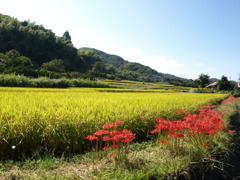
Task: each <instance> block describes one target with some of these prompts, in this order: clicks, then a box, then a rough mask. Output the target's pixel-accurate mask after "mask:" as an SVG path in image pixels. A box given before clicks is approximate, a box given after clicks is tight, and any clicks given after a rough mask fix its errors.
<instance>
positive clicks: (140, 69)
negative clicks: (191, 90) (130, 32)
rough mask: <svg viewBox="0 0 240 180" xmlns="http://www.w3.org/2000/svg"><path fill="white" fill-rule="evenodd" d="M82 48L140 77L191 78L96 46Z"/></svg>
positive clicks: (169, 79)
mask: <svg viewBox="0 0 240 180" xmlns="http://www.w3.org/2000/svg"><path fill="white" fill-rule="evenodd" d="M80 49H84V50H93V51H94V52H95V53H96V54H97V55H99V56H100V57H101V60H102V61H103V62H104V63H105V64H107V65H109V66H112V67H114V68H117V69H119V70H122V71H129V72H133V73H137V74H138V78H141V77H147V78H148V79H150V80H153V81H154V80H156V81H180V82H187V81H189V79H184V78H180V77H177V76H174V75H172V74H164V73H161V72H157V71H156V70H154V69H152V68H150V67H149V66H145V65H142V64H140V63H135V62H129V61H127V60H124V59H123V58H122V57H120V56H117V55H112V54H108V53H105V52H103V51H100V50H98V49H94V48H88V47H83V48H80Z"/></svg>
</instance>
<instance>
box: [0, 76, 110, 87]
mask: <svg viewBox="0 0 240 180" xmlns="http://www.w3.org/2000/svg"><path fill="white" fill-rule="evenodd" d="M0 86H3V87H41V88H68V87H96V88H110V87H113V86H110V85H108V84H104V83H99V82H97V81H93V80H88V79H67V78H61V79H50V78H47V77H40V78H35V79H32V78H29V77H26V76H21V75H15V74H10V75H7V74H5V75H3V74H2V75H0Z"/></svg>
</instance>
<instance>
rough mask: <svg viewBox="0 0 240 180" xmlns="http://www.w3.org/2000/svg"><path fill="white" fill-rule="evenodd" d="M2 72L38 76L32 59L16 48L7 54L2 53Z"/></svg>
mask: <svg viewBox="0 0 240 180" xmlns="http://www.w3.org/2000/svg"><path fill="white" fill-rule="evenodd" d="M0 72H1V73H7V74H11V73H15V74H22V75H26V76H37V72H36V71H35V70H34V68H33V64H32V62H31V60H30V59H29V58H27V57H25V56H21V55H20V53H19V52H18V51H16V50H10V51H8V52H6V53H5V54H3V53H0Z"/></svg>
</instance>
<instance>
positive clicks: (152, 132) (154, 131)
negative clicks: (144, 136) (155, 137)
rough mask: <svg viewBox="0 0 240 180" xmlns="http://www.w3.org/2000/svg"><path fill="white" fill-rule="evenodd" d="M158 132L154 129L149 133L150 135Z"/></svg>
mask: <svg viewBox="0 0 240 180" xmlns="http://www.w3.org/2000/svg"><path fill="white" fill-rule="evenodd" d="M159 131H160V130H158V129H154V130H152V131H151V132H150V133H151V134H156V133H158V132H159Z"/></svg>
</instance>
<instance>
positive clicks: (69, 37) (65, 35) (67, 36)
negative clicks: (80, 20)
mask: <svg viewBox="0 0 240 180" xmlns="http://www.w3.org/2000/svg"><path fill="white" fill-rule="evenodd" d="M62 37H63V39H65V40H67V41H70V42H71V40H72V39H71V36H70V34H69V32H68V31H65V32H64V33H63V36H62Z"/></svg>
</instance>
